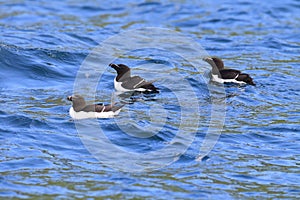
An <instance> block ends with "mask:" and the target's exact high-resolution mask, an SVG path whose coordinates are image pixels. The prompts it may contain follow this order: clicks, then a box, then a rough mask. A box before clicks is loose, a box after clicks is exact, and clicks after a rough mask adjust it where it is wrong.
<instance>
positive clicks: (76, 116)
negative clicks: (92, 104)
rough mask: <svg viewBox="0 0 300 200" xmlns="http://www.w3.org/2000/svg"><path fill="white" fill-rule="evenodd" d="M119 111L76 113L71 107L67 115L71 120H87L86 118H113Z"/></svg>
mask: <svg viewBox="0 0 300 200" xmlns="http://www.w3.org/2000/svg"><path fill="white" fill-rule="evenodd" d="M120 110H121V109H119V110H117V111H115V112H113V111H109V112H84V111H80V112H76V111H75V110H74V109H73V107H71V108H70V110H69V114H70V116H71V117H72V118H73V119H88V118H113V117H114V116H115V115H118V114H119V112H120Z"/></svg>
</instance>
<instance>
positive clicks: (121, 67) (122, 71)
mask: <svg viewBox="0 0 300 200" xmlns="http://www.w3.org/2000/svg"><path fill="white" fill-rule="evenodd" d="M109 66H110V67H111V68H113V69H115V70H116V71H117V73H118V74H125V73H126V72H128V71H130V68H129V67H128V66H127V65H124V64H114V63H110V64H109Z"/></svg>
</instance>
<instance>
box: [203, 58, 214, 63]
mask: <svg viewBox="0 0 300 200" xmlns="http://www.w3.org/2000/svg"><path fill="white" fill-rule="evenodd" d="M202 60H204V61H205V62H209V61H212V60H213V59H212V58H211V57H204V58H202Z"/></svg>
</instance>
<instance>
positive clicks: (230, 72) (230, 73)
mask: <svg viewBox="0 0 300 200" xmlns="http://www.w3.org/2000/svg"><path fill="white" fill-rule="evenodd" d="M240 73H241V72H240V71H239V70H235V69H224V70H221V71H220V74H221V77H222V78H223V79H235V78H236V77H238V75H239V74H240Z"/></svg>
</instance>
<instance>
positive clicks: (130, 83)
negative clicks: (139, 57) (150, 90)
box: [122, 76, 148, 89]
mask: <svg viewBox="0 0 300 200" xmlns="http://www.w3.org/2000/svg"><path fill="white" fill-rule="evenodd" d="M147 83H148V82H147V81H146V80H145V79H143V78H141V77H139V76H132V77H130V78H128V79H126V80H125V81H124V82H123V83H122V86H123V87H124V88H128V89H135V88H140V87H141V86H143V85H145V84H147Z"/></svg>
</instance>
